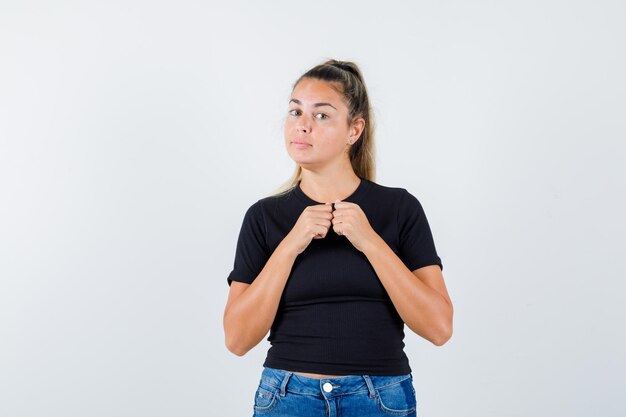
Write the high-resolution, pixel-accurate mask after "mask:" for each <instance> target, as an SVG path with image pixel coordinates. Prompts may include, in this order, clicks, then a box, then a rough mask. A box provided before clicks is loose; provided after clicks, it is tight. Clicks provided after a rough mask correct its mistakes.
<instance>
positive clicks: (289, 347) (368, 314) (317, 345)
mask: <svg viewBox="0 0 626 417" xmlns="http://www.w3.org/2000/svg"><path fill="white" fill-rule="evenodd" d="M360 178H361V182H360V184H359V186H358V187H357V189H356V190H355V191H354V192H353V193H352V194H351V195H350V196H349V197H347V198H345V199H344V200H343V201H348V202H352V203H355V204H358V205H359V207H360V208H361V209H362V210H363V212H364V213H365V215H366V217H367V219H368V221H369V223H370V225H371V226H372V228H373V229H374V231H376V233H378V234H379V235H380V236H381V237H382V238H383V240H384V241H385V242H386V243H387V244H388V245H389V247H390V248H391V249H392V250H393V251H394V252H395V253H396V255H398V257H399V258H400V259H401V260H402V262H403V263H404V265H406V267H407V268H408V269H409V270H411V271H414V270H416V269H418V268H421V267H423V266H427V265H439V267H440V268H441V269H442V270H443V265H442V263H441V258H440V257H439V256H438V255H437V251H436V249H435V244H434V241H433V237H432V234H431V230H430V226H429V224H428V220H427V219H426V215H425V213H424V210H423V208H422V205H421V204H420V202H419V201H418V200H417V198H416V197H414V196H413V195H412V194H410V193H409V192H408V191H407V190H406V189H404V188H398V187H386V186H383V185H380V184H377V183H375V182H373V181H370V180H367V179H365V178H363V177H360ZM315 204H323V203H322V202H317V201H314V200H313V199H311V198H310V197H309V196H307V195H306V194H305V193H304V192H303V191H302V189H301V188H300V184H299V183H298V184H297V185H296V186H295V187H294V188H292V189H291V190H290V191H289V192H287V193H285V194H283V195H279V196H270V197H265V198H262V199H260V200H258V201H257V202H255V203H254V204H252V206H250V207H249V208H248V210H247V211H246V213H245V216H244V219H243V224H242V226H241V230H240V233H239V238H238V241H237V248H236V253H235V262H234V267H233V270H232V271H231V273H230V274H229V276H228V278H227V281H228V285H229V286H230V284H231V282H232V281H241V282H245V283H248V284H250V283H252V282H253V281H254V279H255V278H256V277H257V275H258V274H259V273H260V272H261V270H262V269H263V267H264V266H265V263H266V262H267V260H268V259H269V257H270V256H271V254H272V253H273V251H274V249H275V248H276V247H277V246H278V244H279V243H280V242H281V241H282V240H283V238H284V237H285V236H286V235H287V234H288V233H289V232H290V231H291V229H292V228H293V226H294V225H295V223H296V221H297V220H298V218H299V216H300V214H301V213H302V211H303V210H304V209H305V207H307V206H310V205H315ZM403 339H404V322H403V321H402V319H401V318H400V316H399V315H398V313H397V311H396V309H395V307H394V305H393V303H392V302H391V299H390V298H389V295H388V294H387V292H386V291H385V288H384V286H383V285H382V283H381V282H380V280H379V279H378V276H377V275H376V273H375V271H374V268H373V267H372V265H371V264H370V262H369V261H368V259H367V257H366V256H365V254H363V253H362V252H361V251H359V250H358V249H356V248H355V247H354V246H353V245H352V244H351V243H350V241H349V240H348V238H346V237H345V236H341V235H337V234H336V233H335V232H334V230H333V228H332V225H331V227H330V229H329V230H328V233H327V234H326V237H325V238H323V239H313V240H312V241H311V243H310V244H309V246H308V247H307V248H306V249H305V250H304V251H303V252H302V253H301V254H299V255H298V256H297V258H296V260H295V262H294V265H293V267H292V269H291V272H290V275H289V278H288V280H287V283H286V285H285V289H284V291H283V294H282V296H281V300H280V304H279V306H278V311H277V313H276V317H275V319H274V323H273V324H272V327H271V330H270V334H269V337H268V339H267V340H268V341H269V342H270V343H271V347H270V348H269V350H268V352H267V357H266V360H265V363H264V364H263V366H267V367H271V368H279V369H284V370H289V371H299V372H312V373H321V374H332V375H361V374H369V375H402V374H407V373H409V372H411V368H410V366H409V362H408V358H407V356H406V354H405V353H404V350H403V349H404V341H403Z"/></svg>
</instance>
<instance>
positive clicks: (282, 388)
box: [280, 371, 293, 397]
mask: <svg viewBox="0 0 626 417" xmlns="http://www.w3.org/2000/svg"><path fill="white" fill-rule="evenodd" d="M291 375H293V372H289V371H285V377H284V378H283V383H282V384H280V396H281V397H284V396H285V394H286V392H285V391H286V389H287V382H289V378H290V377H291Z"/></svg>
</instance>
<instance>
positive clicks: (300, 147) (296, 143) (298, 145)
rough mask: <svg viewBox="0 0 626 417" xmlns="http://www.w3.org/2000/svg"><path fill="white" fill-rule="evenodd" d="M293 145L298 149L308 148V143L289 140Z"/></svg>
mask: <svg viewBox="0 0 626 417" xmlns="http://www.w3.org/2000/svg"><path fill="white" fill-rule="evenodd" d="M291 143H292V145H293V146H295V147H296V148H298V149H302V148H308V147H309V146H311V145H309V144H308V143H302V142H291Z"/></svg>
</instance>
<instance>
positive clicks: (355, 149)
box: [272, 59, 376, 195]
mask: <svg viewBox="0 0 626 417" xmlns="http://www.w3.org/2000/svg"><path fill="white" fill-rule="evenodd" d="M304 78H310V79H317V80H321V81H326V82H328V83H329V84H330V86H331V87H332V88H334V89H335V90H336V91H337V92H338V93H339V94H341V95H342V96H343V97H344V99H345V101H346V104H347V105H348V120H347V123H348V125H350V124H351V123H352V122H353V121H354V119H355V118H357V117H362V118H363V119H364V120H365V127H364V128H363V131H362V132H361V136H360V139H358V140H357V141H356V142H354V144H353V145H351V146H350V150H349V152H348V154H349V157H350V163H351V164H352V169H354V173H355V174H356V175H358V176H359V177H362V178H366V179H368V180H370V181H375V178H376V167H375V154H374V126H373V122H374V120H373V114H372V113H373V112H372V109H371V107H370V102H369V98H368V94H367V89H366V87H365V81H364V79H363V74H362V73H361V70H360V69H359V67H358V66H357V64H355V63H354V62H350V61H337V60H335V59H329V60H327V61H326V62H324V63H322V64H319V65H316V66H314V67H313V68H311V69H310V70H308V71H307V72H305V73H304V74H302V75H301V76H300V78H298V79H297V80H296V82H295V83H294V84H293V87H292V89H291V91H293V90H294V89H295V88H296V86H297V85H298V83H299V82H300V81H301V80H303V79H304ZM301 179H302V167H301V166H300V165H298V164H296V169H295V171H294V173H293V174H292V175H291V178H289V179H288V180H287V181H286V182H285V183H283V184H282V185H281V186H280V187H279V188H278V189H276V190H275V191H274V192H273V193H272V195H280V194H284V193H286V192H289V191H290V190H291V189H293V188H294V187H295V186H296V185H297V184H298V181H300V180H301Z"/></svg>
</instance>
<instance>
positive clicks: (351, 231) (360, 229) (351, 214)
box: [332, 200, 378, 252]
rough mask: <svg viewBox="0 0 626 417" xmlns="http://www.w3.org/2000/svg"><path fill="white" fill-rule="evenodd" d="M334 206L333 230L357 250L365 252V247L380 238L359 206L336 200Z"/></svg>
mask: <svg viewBox="0 0 626 417" xmlns="http://www.w3.org/2000/svg"><path fill="white" fill-rule="evenodd" d="M334 205H335V211H333V212H332V214H333V218H332V224H333V230H334V231H335V233H337V234H338V235H342V236H345V237H347V238H348V240H349V241H350V243H352V245H353V246H354V247H355V248H357V249H358V250H360V251H361V252H363V251H364V248H365V245H366V244H368V243H369V242H371V241H373V240H374V239H375V238H376V237H377V236H378V234H377V233H376V231H375V230H374V229H372V226H371V225H370V222H369V221H368V220H367V216H366V215H365V213H363V210H362V209H361V207H360V206H359V205H358V204H355V203H350V202H348V201H340V200H336V201H335V203H334Z"/></svg>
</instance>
